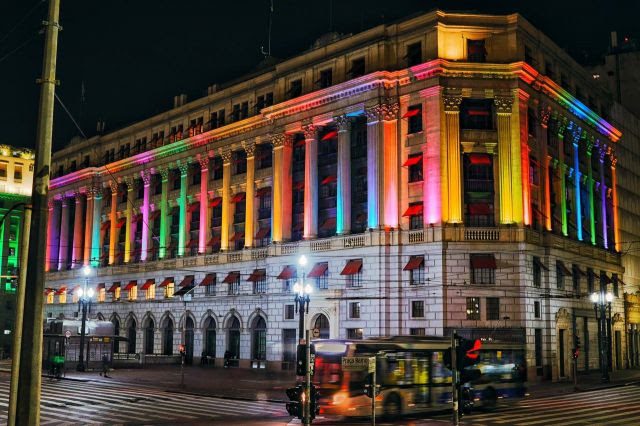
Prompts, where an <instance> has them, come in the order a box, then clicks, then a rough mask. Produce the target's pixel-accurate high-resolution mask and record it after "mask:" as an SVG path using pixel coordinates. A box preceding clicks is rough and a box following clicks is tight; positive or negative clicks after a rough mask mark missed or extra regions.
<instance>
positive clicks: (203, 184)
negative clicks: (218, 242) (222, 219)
mask: <svg viewBox="0 0 640 426" xmlns="http://www.w3.org/2000/svg"><path fill="white" fill-rule="evenodd" d="M198 161H199V162H200V228H199V232H198V234H199V239H198V253H206V251H207V242H208V241H209V230H210V228H209V222H210V218H209V211H210V209H209V188H208V185H209V153H208V152H204V153H202V154H200V159H199V160H198Z"/></svg>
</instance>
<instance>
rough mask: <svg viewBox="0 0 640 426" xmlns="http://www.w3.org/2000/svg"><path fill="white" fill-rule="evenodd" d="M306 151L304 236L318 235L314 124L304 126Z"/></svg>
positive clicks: (316, 131)
mask: <svg viewBox="0 0 640 426" xmlns="http://www.w3.org/2000/svg"><path fill="white" fill-rule="evenodd" d="M303 130H304V139H305V152H304V238H305V239H311V238H316V237H317V236H318V129H317V128H316V126H314V125H313V124H309V125H307V126H305V127H304V128H303Z"/></svg>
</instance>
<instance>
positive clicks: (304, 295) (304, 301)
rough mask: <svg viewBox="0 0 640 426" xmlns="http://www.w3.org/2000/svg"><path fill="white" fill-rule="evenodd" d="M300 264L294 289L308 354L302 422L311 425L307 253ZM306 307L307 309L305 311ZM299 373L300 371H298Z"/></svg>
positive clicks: (300, 333)
mask: <svg viewBox="0 0 640 426" xmlns="http://www.w3.org/2000/svg"><path fill="white" fill-rule="evenodd" d="M298 265H299V266H300V269H302V279H301V280H300V282H296V283H295V285H294V286H293V291H294V292H295V293H296V297H295V302H296V310H298V311H300V323H299V328H300V330H299V338H300V343H302V342H303V341H304V350H305V352H306V355H305V356H304V359H305V362H304V372H305V381H304V383H305V386H304V394H303V395H302V398H303V399H302V401H300V402H301V404H302V414H303V415H302V424H304V425H310V424H311V418H310V417H311V416H310V413H311V404H310V402H311V400H310V398H311V369H310V367H309V365H310V361H311V342H310V340H311V339H310V337H309V331H308V330H307V331H306V336H305V326H304V314H305V312H308V311H309V302H310V300H311V299H310V297H309V296H310V295H311V293H313V288H312V287H311V285H309V284H306V283H305V274H306V271H305V266H306V265H307V257H306V256H305V255H302V256H300V258H299V259H298ZM305 308H306V311H305ZM298 363H300V359H298ZM298 374H299V373H298Z"/></svg>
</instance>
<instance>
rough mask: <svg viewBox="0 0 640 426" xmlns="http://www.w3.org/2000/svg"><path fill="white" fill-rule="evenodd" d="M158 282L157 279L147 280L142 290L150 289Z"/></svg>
mask: <svg viewBox="0 0 640 426" xmlns="http://www.w3.org/2000/svg"><path fill="white" fill-rule="evenodd" d="M155 283H156V280H146V281H145V282H144V284H142V287H140V290H149V288H150V287H151V286H152V285H154V284H155Z"/></svg>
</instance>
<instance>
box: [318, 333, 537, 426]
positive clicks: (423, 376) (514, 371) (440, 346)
mask: <svg viewBox="0 0 640 426" xmlns="http://www.w3.org/2000/svg"><path fill="white" fill-rule="evenodd" d="M313 345H314V346H315V353H316V354H315V369H314V377H313V381H314V383H315V384H316V386H318V388H319V392H320V413H321V414H323V415H327V416H346V417H366V416H370V415H371V399H370V398H369V397H367V396H366V395H365V393H364V389H365V384H367V383H369V382H370V379H371V377H370V373H368V371H343V369H342V358H343V357H373V356H375V357H376V383H377V384H379V385H380V394H379V395H378V396H377V397H376V415H385V416H386V417H391V418H393V417H396V416H399V415H404V414H415V413H421V412H427V411H439V410H447V409H451V371H450V370H449V369H448V368H447V367H446V366H445V362H444V358H445V355H444V354H445V351H447V350H448V349H449V348H450V346H451V339H450V338H448V337H440V336H434V337H427V336H397V337H380V338H372V339H367V340H341V339H338V340H336V339H322V340H314V341H313ZM524 359H525V358H524V346H523V345H518V344H505V343H499V342H486V343H483V345H482V349H481V350H480V351H479V356H478V361H477V364H476V365H474V366H471V367H468V368H470V369H476V370H480V376H479V378H477V379H474V381H473V382H472V383H467V384H465V390H464V391H463V392H462V393H461V394H462V400H461V404H462V406H463V407H465V406H466V407H468V408H470V407H471V406H475V407H483V408H485V409H492V408H493V407H495V405H496V403H497V401H498V400H499V399H501V398H508V397H518V396H524V379H525V378H524V376H523V372H524V371H526V370H525V368H524ZM476 376H477V375H476ZM465 399H466V401H465Z"/></svg>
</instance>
